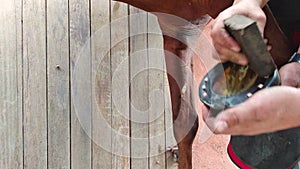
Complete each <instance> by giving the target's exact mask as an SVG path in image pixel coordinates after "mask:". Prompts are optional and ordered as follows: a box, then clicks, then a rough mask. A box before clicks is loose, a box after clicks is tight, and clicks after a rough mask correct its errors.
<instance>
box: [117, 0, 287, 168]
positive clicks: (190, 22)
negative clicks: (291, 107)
mask: <svg viewBox="0 0 300 169" xmlns="http://www.w3.org/2000/svg"><path fill="white" fill-rule="evenodd" d="M119 1H122V2H125V3H127V4H130V5H132V6H135V7H137V8H140V9H143V10H145V11H147V12H152V13H153V14H154V15H156V16H157V17H158V21H159V24H160V27H161V30H162V34H163V40H164V50H165V51H166V52H165V59H166V66H167V74H168V80H169V86H170V93H171V102H172V112H173V122H174V126H173V127H174V135H175V139H176V141H177V143H178V150H179V159H178V168H179V169H191V168H192V143H193V140H194V138H195V135H196V133H197V130H198V115H197V112H196V108H195V104H194V99H193V98H194V97H195V96H194V92H195V91H194V90H193V89H194V87H193V83H192V81H193V80H192V78H193V75H192V73H189V72H191V71H190V70H193V69H192V58H193V55H195V51H191V48H190V45H193V43H194V42H195V39H197V36H199V27H201V26H203V24H205V23H206V22H203V21H205V18H207V15H209V16H211V17H212V18H214V17H216V16H217V15H218V14H219V13H220V12H221V11H222V10H224V9H225V8H227V7H229V6H230V5H231V4H232V3H233V1H232V0H176V1H174V0H164V1H159V0H119ZM162 3H163V5H162ZM163 13H164V14H163ZM165 14H170V16H171V15H172V16H177V17H179V18H182V20H180V19H178V20H177V19H174V17H168V15H165ZM268 25H274V20H272V19H270V20H268V23H267V26H266V30H268V29H269V28H270V26H268ZM270 30H272V32H270V33H269V34H272V35H273V36H274V35H275V36H278V37H272V38H269V43H271V44H272V45H273V49H275V50H273V51H272V55H273V57H274V59H275V62H276V63H277V64H278V65H282V64H283V63H284V62H285V61H286V60H285V59H284V58H281V57H276V56H286V55H285V54H282V53H281V52H280V51H286V50H281V49H282V48H287V46H286V45H285V44H284V43H280V41H277V40H276V39H278V38H280V39H282V37H280V34H276V31H278V30H277V29H273V28H270ZM274 31H275V32H274ZM266 36H267V33H266ZM273 39H275V40H273ZM273 42H279V43H280V44H279V43H273ZM277 49H278V50H277ZM171 55H172V56H173V55H175V56H177V60H178V59H180V60H181V62H180V63H176V59H174V57H171ZM274 55H275V56H274ZM288 56H290V55H288Z"/></svg>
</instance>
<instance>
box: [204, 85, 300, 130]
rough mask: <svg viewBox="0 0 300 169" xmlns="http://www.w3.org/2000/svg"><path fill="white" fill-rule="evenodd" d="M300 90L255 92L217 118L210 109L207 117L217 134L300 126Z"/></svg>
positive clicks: (281, 88)
mask: <svg viewBox="0 0 300 169" xmlns="http://www.w3.org/2000/svg"><path fill="white" fill-rule="evenodd" d="M299 100H300V89H297V88H294V87H288V86H276V87H271V88H267V89H264V90H261V91H259V92H257V93H255V94H254V95H253V96H252V97H251V98H249V99H248V100H247V101H245V102H243V103H241V104H239V105H237V106H235V107H233V108H229V109H227V110H225V111H223V112H221V113H219V114H218V115H217V116H216V117H213V116H211V114H210V112H209V110H208V109H206V108H204V110H203V119H204V121H205V122H206V124H207V125H208V127H209V128H210V129H211V130H212V131H213V132H214V133H216V134H231V135H257V134H261V133H267V132H273V131H278V130H283V129H288V128H292V127H297V126H300V111H299V110H300V104H299Z"/></svg>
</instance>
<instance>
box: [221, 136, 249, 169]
mask: <svg viewBox="0 0 300 169" xmlns="http://www.w3.org/2000/svg"><path fill="white" fill-rule="evenodd" d="M227 153H228V155H229V157H230V158H231V160H232V161H233V162H234V163H235V165H237V166H238V167H240V168H241V169H253V168H251V167H250V166H248V165H247V164H245V163H244V162H243V161H242V160H241V159H240V158H239V157H238V156H237V155H236V154H235V153H234V151H233V149H232V146H231V142H229V144H228V146H227Z"/></svg>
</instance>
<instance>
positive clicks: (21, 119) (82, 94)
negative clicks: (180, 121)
mask: <svg viewBox="0 0 300 169" xmlns="http://www.w3.org/2000/svg"><path fill="white" fill-rule="evenodd" d="M2 4H3V5H2V6H1V7H0V8H1V10H0V23H1V25H2V26H1V27H0V31H1V32H2V33H1V34H0V43H1V45H0V100H1V102H0V109H1V115H0V143H1V144H2V145H3V146H2V147H3V148H1V149H0V168H1V169H2V168H3V169H10V168H13V169H15V168H16V169H18V168H25V169H26V168H28V169H29V168H30V169H31V168H38V169H43V168H62V169H70V168H72V169H83V168H84V169H90V168H95V169H96V168H105V169H106V168H108V169H109V168H114V169H118V168H125V169H126V168H127V169H129V168H133V169H135V168H137V169H139V168H155V169H156V168H165V167H167V166H168V164H167V162H166V154H165V149H166V141H167V140H168V139H166V135H168V134H165V133H164V130H165V128H166V127H168V125H170V124H171V123H170V117H171V113H170V112H167V110H166V106H167V105H168V104H167V103H166V101H165V99H169V97H166V96H165V93H167V94H168V91H165V90H168V89H166V84H165V83H166V75H165V73H164V69H165V67H164V66H165V65H164V64H165V63H164V59H163V53H162V51H159V49H161V48H162V37H161V36H160V35H152V34H149V33H147V31H149V30H150V29H151V30H153V31H155V32H157V31H159V30H158V29H159V28H158V25H157V22H156V18H155V17H154V16H153V15H148V14H147V13H146V12H144V11H141V10H138V9H136V8H133V7H129V6H128V5H126V4H123V3H120V2H116V1H112V0H110V1H107V0H100V1H99V0H91V1H81V0H63V1H59V0H54V1H49V0H48V1H46V0H37V1H33V0H22V1H18V0H15V1H4V0H3V3H2ZM129 14H133V16H129ZM135 14H141V15H139V16H137V15H135ZM134 15H135V16H134ZM110 23H111V24H110ZM149 48H154V52H153V53H152V49H149ZM165 113H166V114H165ZM167 113H170V114H167ZM149 122H150V123H149Z"/></svg>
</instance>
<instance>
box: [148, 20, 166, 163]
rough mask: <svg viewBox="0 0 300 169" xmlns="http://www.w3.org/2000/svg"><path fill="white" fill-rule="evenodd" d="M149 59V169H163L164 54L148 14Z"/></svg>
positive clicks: (155, 27)
mask: <svg viewBox="0 0 300 169" xmlns="http://www.w3.org/2000/svg"><path fill="white" fill-rule="evenodd" d="M148 30H149V31H148V32H149V33H148V56H149V57H148V59H149V99H150V100H149V108H150V109H149V144H150V149H149V151H150V152H149V153H150V159H149V160H150V162H149V164H150V166H149V167H150V168H156V169H164V168H165V166H166V162H165V150H166V143H165V142H166V140H165V136H166V135H165V134H166V133H165V111H164V106H165V102H164V73H165V70H164V68H165V66H164V64H165V63H164V52H163V43H162V36H161V35H160V34H159V33H160V28H159V26H158V22H157V18H156V17H155V16H154V15H152V14H148Z"/></svg>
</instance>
